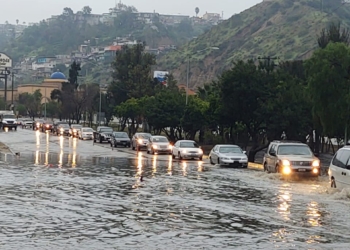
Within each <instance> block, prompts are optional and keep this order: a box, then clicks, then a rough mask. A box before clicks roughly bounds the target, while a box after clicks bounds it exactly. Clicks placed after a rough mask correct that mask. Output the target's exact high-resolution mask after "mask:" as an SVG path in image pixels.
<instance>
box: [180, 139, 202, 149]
mask: <svg viewBox="0 0 350 250" xmlns="http://www.w3.org/2000/svg"><path fill="white" fill-rule="evenodd" d="M180 148H199V146H198V144H197V143H195V142H190V141H188V142H181V143H180Z"/></svg>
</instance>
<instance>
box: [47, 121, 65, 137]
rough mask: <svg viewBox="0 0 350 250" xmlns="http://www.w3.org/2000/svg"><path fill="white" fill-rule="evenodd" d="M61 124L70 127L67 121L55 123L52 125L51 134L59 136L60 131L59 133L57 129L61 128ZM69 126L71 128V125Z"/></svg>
mask: <svg viewBox="0 0 350 250" xmlns="http://www.w3.org/2000/svg"><path fill="white" fill-rule="evenodd" d="M60 124H67V125H68V123H67V122H65V121H56V122H54V123H53V125H52V129H51V132H52V133H53V134H55V135H58V134H59V131H57V128H58V126H59V125H60ZM68 126H69V125H68Z"/></svg>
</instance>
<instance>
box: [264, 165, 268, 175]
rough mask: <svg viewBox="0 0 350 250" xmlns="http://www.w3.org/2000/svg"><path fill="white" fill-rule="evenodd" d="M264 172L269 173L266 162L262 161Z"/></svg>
mask: <svg viewBox="0 0 350 250" xmlns="http://www.w3.org/2000/svg"><path fill="white" fill-rule="evenodd" d="M264 172H266V173H269V170H268V169H267V164H266V162H265V163H264Z"/></svg>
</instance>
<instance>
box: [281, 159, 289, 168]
mask: <svg viewBox="0 0 350 250" xmlns="http://www.w3.org/2000/svg"><path fill="white" fill-rule="evenodd" d="M282 165H283V166H286V167H290V161H288V160H283V161H282Z"/></svg>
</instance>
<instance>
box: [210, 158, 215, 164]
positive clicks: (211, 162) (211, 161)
mask: <svg viewBox="0 0 350 250" xmlns="http://www.w3.org/2000/svg"><path fill="white" fill-rule="evenodd" d="M209 161H210V164H211V165H214V162H213V160H212V159H211V157H210V158H209Z"/></svg>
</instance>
